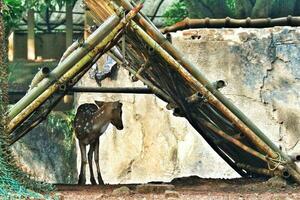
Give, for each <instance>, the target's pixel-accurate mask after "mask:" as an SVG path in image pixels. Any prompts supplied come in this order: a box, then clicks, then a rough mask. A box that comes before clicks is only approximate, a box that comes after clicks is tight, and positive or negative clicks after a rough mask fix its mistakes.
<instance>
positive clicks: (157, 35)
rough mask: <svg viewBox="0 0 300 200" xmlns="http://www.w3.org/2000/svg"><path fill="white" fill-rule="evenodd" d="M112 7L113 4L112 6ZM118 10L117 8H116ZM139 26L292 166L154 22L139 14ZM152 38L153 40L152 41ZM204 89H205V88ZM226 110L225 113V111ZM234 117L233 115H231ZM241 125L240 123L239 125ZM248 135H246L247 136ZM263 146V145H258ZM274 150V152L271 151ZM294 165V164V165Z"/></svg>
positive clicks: (121, 0)
mask: <svg viewBox="0 0 300 200" xmlns="http://www.w3.org/2000/svg"><path fill="white" fill-rule="evenodd" d="M113 1H115V2H116V3H118V5H121V6H122V7H123V8H125V9H128V10H129V9H132V7H133V6H132V5H131V3H130V2H129V1H128V0H113ZM110 5H112V4H110ZM115 9H116V8H115ZM135 20H136V21H137V23H138V24H140V25H141V27H143V29H144V30H145V31H146V32H147V34H149V35H150V36H151V37H152V38H153V40H154V41H155V42H156V43H157V45H159V46H161V47H162V48H163V49H164V50H165V51H166V52H167V53H169V54H170V56H171V57H173V58H174V59H175V60H176V61H177V62H178V64H180V65H181V66H183V67H184V68H185V69H186V70H187V71H188V72H189V73H190V75H192V76H193V77H194V78H195V79H196V80H197V81H199V82H200V84H201V87H205V91H206V90H208V91H209V92H210V94H211V96H213V99H214V100H215V101H216V102H218V104H219V103H221V104H223V106H222V107H224V109H225V110H226V111H228V110H229V111H230V113H232V114H233V115H234V116H233V118H234V119H236V120H233V121H232V122H234V123H235V124H236V123H237V122H242V123H241V125H242V126H243V127H245V128H246V129H247V130H248V131H249V133H251V135H253V133H254V136H250V138H253V137H255V138H257V137H259V138H260V139H261V140H260V141H263V144H264V145H263V146H265V147H264V148H265V149H266V150H267V151H268V152H269V153H270V154H271V155H272V156H273V157H277V156H278V155H277V153H275V152H278V153H279V154H280V157H282V158H283V159H285V160H287V161H288V162H289V163H291V164H292V162H291V159H290V158H289V157H288V156H287V155H285V154H284V153H283V152H282V151H281V150H280V149H279V148H278V147H277V146H276V145H275V144H274V143H273V142H272V141H271V140H270V139H269V138H268V137H266V135H265V134H264V133H263V132H262V131H261V130H260V129H259V128H258V127H257V126H256V125H255V124H254V123H253V122H252V121H251V120H249V118H247V117H246V116H245V115H244V114H243V113H242V112H241V111H240V110H239V109H238V108H237V107H236V106H235V105H233V103H232V102H230V101H229V100H228V99H227V98H226V97H225V96H224V95H223V94H222V93H221V92H219V91H218V90H216V89H215V88H214V87H213V85H212V84H211V83H210V82H209V81H208V80H207V79H206V78H205V76H204V75H203V74H202V72H201V70H200V68H199V67H197V66H195V65H194V64H192V63H191V62H190V61H189V60H188V59H186V58H185V57H184V55H182V54H181V53H180V52H179V51H178V50H177V49H176V48H175V47H174V46H173V45H172V44H171V43H170V42H169V41H168V40H167V39H166V38H165V37H164V36H163V35H162V33H161V32H160V31H159V30H158V29H157V28H156V27H155V26H154V25H153V24H152V22H151V21H150V20H149V19H148V18H147V17H145V16H143V15H142V14H140V13H139V14H138V15H137V16H136V18H135ZM152 38H151V39H152ZM203 89H204V88H203ZM225 110H224V111H225ZM225 116H227V112H226V113H225ZM231 116H232V115H231ZM238 125H239V123H238ZM245 135H246V134H245ZM247 137H249V134H247ZM257 146H261V145H257ZM271 150H273V151H271ZM292 165H294V164H292Z"/></svg>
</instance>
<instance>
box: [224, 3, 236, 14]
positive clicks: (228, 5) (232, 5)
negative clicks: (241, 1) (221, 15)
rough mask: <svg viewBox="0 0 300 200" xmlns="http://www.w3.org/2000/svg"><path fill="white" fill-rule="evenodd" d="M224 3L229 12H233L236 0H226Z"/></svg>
mask: <svg viewBox="0 0 300 200" xmlns="http://www.w3.org/2000/svg"><path fill="white" fill-rule="evenodd" d="M226 5H227V7H228V8H229V9H230V11H231V12H234V10H235V8H236V0H226Z"/></svg>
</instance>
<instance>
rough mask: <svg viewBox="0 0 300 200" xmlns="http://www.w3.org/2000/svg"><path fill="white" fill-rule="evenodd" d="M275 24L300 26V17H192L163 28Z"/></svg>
mask: <svg viewBox="0 0 300 200" xmlns="http://www.w3.org/2000/svg"><path fill="white" fill-rule="evenodd" d="M274 26H300V17H294V16H288V17H281V18H274V19H271V18H259V19H251V18H249V17H248V18H246V19H233V18H230V17H226V18H223V19H211V18H204V19H190V18H185V19H184V20H182V21H180V22H177V23H176V24H174V25H172V26H168V27H165V28H163V29H161V32H162V33H164V34H165V33H170V32H176V31H180V30H185V29H192V28H238V27H241V28H267V27H274Z"/></svg>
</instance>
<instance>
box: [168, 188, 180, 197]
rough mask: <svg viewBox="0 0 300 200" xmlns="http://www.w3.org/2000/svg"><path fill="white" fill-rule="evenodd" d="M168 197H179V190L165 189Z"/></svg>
mask: <svg viewBox="0 0 300 200" xmlns="http://www.w3.org/2000/svg"><path fill="white" fill-rule="evenodd" d="M165 197H166V198H179V192H176V191H173V190H166V191H165Z"/></svg>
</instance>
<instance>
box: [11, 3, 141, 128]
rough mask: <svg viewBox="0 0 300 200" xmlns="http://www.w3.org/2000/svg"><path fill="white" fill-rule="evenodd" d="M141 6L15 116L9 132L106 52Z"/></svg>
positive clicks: (132, 11)
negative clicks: (106, 48) (96, 57)
mask: <svg viewBox="0 0 300 200" xmlns="http://www.w3.org/2000/svg"><path fill="white" fill-rule="evenodd" d="M141 8H142V6H141V5H138V6H137V7H136V8H134V9H132V10H131V11H130V12H129V13H128V14H127V15H126V17H125V18H123V19H122V20H121V22H120V23H119V24H118V25H117V26H116V27H115V28H114V29H113V30H112V31H109V32H110V33H109V34H108V35H107V36H106V37H105V38H104V39H103V40H102V41H101V42H100V43H99V44H98V45H97V46H96V47H95V48H94V49H93V50H92V51H90V52H89V53H88V54H87V55H85V56H84V57H83V58H82V59H81V60H80V62H78V63H77V64H76V65H74V66H73V67H72V68H71V69H70V70H69V71H67V72H66V73H64V74H63V76H61V78H59V79H58V80H57V81H56V82H55V83H53V84H52V85H51V86H50V87H49V88H48V89H47V90H44V91H43V92H42V94H41V95H40V96H38V97H37V98H36V99H35V100H34V101H33V102H32V103H31V104H30V105H28V106H27V107H26V108H25V109H23V110H22V111H21V112H20V113H19V114H18V115H17V116H16V117H15V118H13V119H12V120H11V121H10V122H9V124H8V132H9V133H11V132H12V131H13V130H14V129H15V128H16V127H17V126H18V125H19V124H20V123H21V122H22V121H23V120H24V119H26V118H27V117H28V115H30V114H31V113H32V112H33V111H34V110H35V109H37V108H38V107H39V106H40V105H41V104H42V103H43V102H44V101H45V100H47V99H48V98H49V97H50V96H51V95H52V94H53V93H55V92H56V91H57V90H58V89H59V87H60V85H62V84H64V83H66V82H67V81H68V80H70V79H71V78H72V77H74V76H75V75H76V74H77V73H78V72H80V71H81V70H83V68H84V66H86V64H88V63H89V62H91V60H92V59H93V58H94V57H95V56H97V54H99V53H100V54H103V53H105V52H104V48H105V47H106V46H107V45H111V44H112V41H113V40H114V39H115V37H116V36H117V35H118V34H119V33H120V32H121V31H122V30H123V28H124V27H125V26H126V25H127V24H128V22H130V20H131V19H132V18H133V17H134V16H135V15H136V14H137V13H138V12H139V10H140V9H141ZM108 21H109V20H108ZM106 32H107V30H106ZM114 42H115V41H114ZM71 55H72V54H71ZM66 60H67V59H66Z"/></svg>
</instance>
